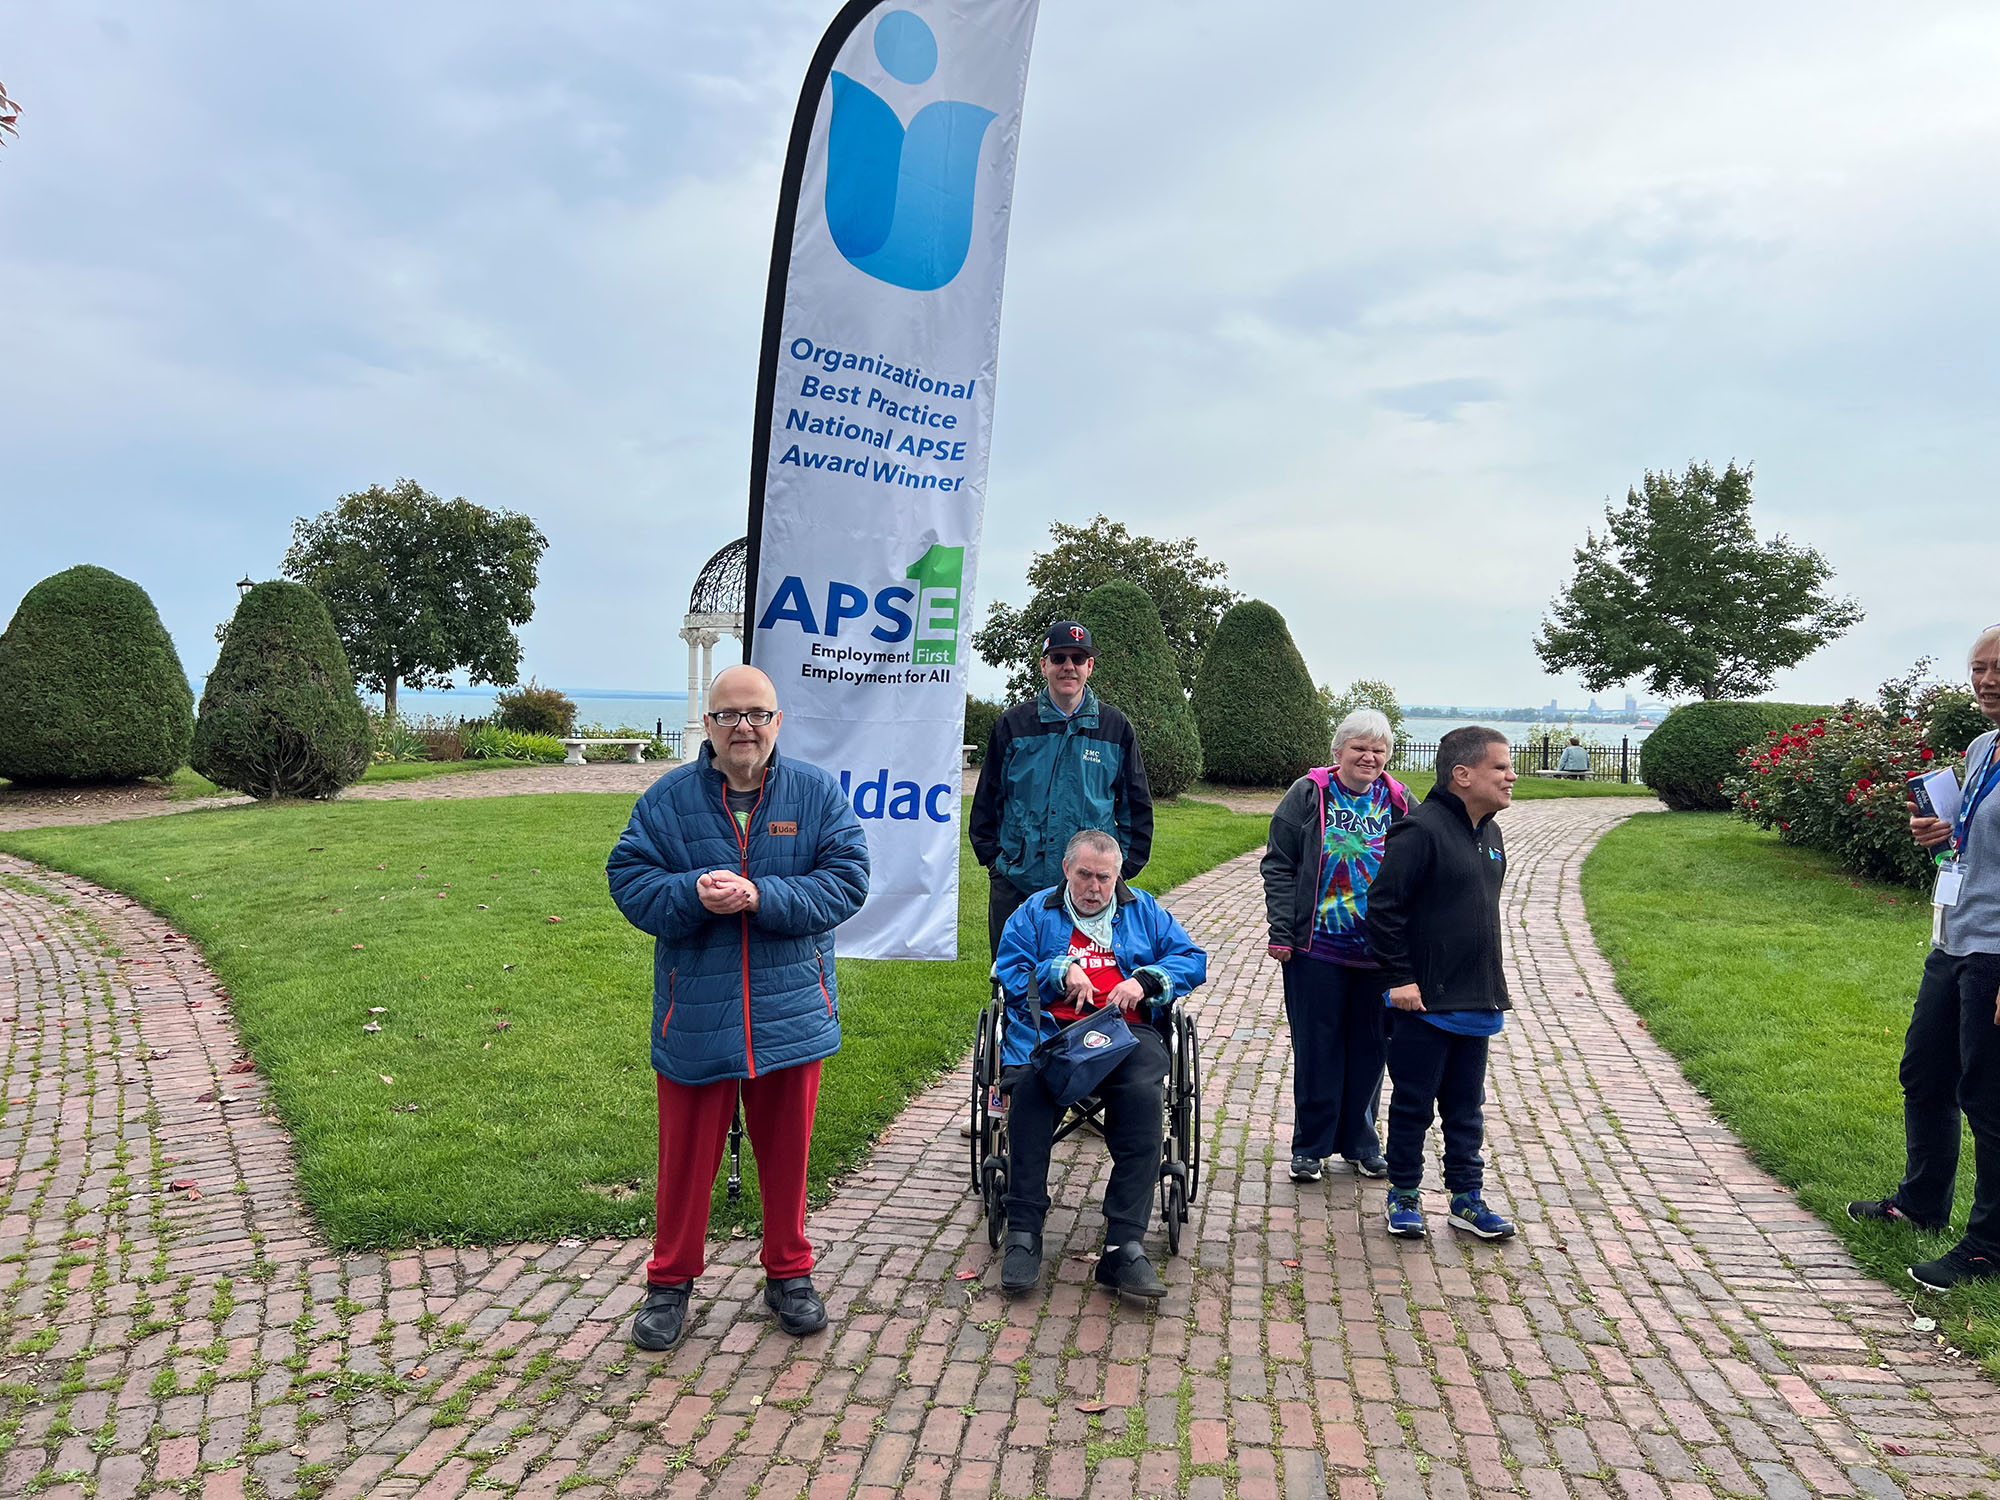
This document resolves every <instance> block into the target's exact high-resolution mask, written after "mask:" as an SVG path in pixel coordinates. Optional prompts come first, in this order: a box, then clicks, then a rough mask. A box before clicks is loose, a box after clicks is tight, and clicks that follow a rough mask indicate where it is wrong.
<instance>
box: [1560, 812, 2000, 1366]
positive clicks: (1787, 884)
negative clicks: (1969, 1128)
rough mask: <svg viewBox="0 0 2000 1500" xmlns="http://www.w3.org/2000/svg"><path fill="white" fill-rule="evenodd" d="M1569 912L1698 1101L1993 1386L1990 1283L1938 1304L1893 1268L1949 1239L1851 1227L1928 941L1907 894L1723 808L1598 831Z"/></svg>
mask: <svg viewBox="0 0 2000 1500" xmlns="http://www.w3.org/2000/svg"><path fill="white" fill-rule="evenodd" d="M1583 895H1584V905H1585V908H1586V910H1587V911H1588V913H1589V916H1590V926H1591V930H1592V932H1593V933H1595V934H1596V937H1597V941H1598V945H1599V946H1600V947H1601V948H1602V949H1603V950H1604V953H1605V955H1606V957H1608V958H1609V959H1610V960H1611V963H1612V966H1613V968H1615V969H1616V971H1617V974H1618V987H1619V990H1620V991H1621V992H1622V993H1623V994H1624V996H1625V997H1626V999H1628V1000H1630V1001H1631V1002H1632V1005H1633V1007H1634V1008H1635V1009H1637V1010H1638V1012H1639V1014H1640V1015H1642V1016H1644V1017H1645V1018H1646V1022H1647V1025H1648V1027H1649V1028H1650V1029H1651V1031H1652V1033H1653V1035H1654V1036H1655V1037H1657V1038H1658V1039H1659V1041H1660V1042H1661V1044H1662V1045H1663V1046H1665V1047H1666V1048H1667V1050H1668V1051H1670V1052H1672V1053H1673V1054H1674V1056H1675V1057H1676V1058H1678V1059H1679V1060H1680V1062H1681V1065H1682V1067H1683V1068H1684V1069H1685V1070H1686V1073H1687V1076H1688V1077H1689V1078H1690V1079H1691V1080H1692V1081H1693V1083H1694V1085H1695V1087H1696V1088H1698V1089H1700V1090H1701V1091H1702V1093H1703V1094H1705V1095H1707V1096H1708V1098H1709V1099H1711V1100H1712V1101H1713V1102H1714V1104H1715V1107H1716V1109H1717V1111H1718V1112H1719V1113H1720V1114H1721V1116H1722V1117H1723V1118H1724V1119H1725V1120H1727V1121H1728V1122H1729V1125H1730V1127H1731V1128H1732V1129H1733V1130H1735V1132H1736V1133H1737V1135H1738V1136H1740V1137H1741V1138H1742V1140H1743V1142H1744V1144H1745V1145H1747V1146H1748V1147H1749V1148H1750V1151H1751V1152H1752V1154H1753V1155H1755V1156H1756V1157H1757V1159H1758V1160H1759V1161H1761V1162H1762V1163H1763V1164H1764V1165H1765V1166H1766V1167H1767V1168H1769V1169H1770V1170H1771V1171H1772V1172H1774V1173H1775V1174H1776V1175H1777V1176H1778V1178H1779V1179H1780V1180H1781V1181H1783V1182H1784V1183H1785V1184H1786V1185H1787V1186H1789V1187H1791V1188H1793V1189H1794V1190H1795V1191H1796V1192H1797V1193H1798V1195H1799V1197H1800V1199H1801V1201H1803V1202H1804V1204H1805V1205H1806V1207H1807V1208H1809V1209H1811V1210H1812V1211H1813V1212H1814V1213H1816V1214H1818V1215H1819V1216H1820V1217H1821V1218H1822V1219H1824V1220H1825V1221H1826V1222H1827V1224H1828V1225H1829V1226H1830V1227H1831V1228H1832V1229H1833V1230H1834V1232H1835V1233H1836V1234H1838V1235H1839V1236H1840V1238H1841V1239H1842V1240H1843V1241H1845V1242H1846V1244H1847V1247H1848V1249H1849V1250H1850V1251H1852V1252H1853V1254H1854V1255H1855V1257H1856V1258H1857V1259H1859V1260H1860V1261H1861V1263H1862V1264H1863V1265H1865V1266H1867V1267H1868V1269H1869V1270H1871V1271H1873V1272H1874V1273H1875V1274H1876V1275H1878V1276H1880V1277H1882V1278H1883V1280H1885V1281H1886V1282H1887V1283H1888V1284H1889V1285H1890V1286H1891V1287H1893V1288H1894V1289H1895V1290H1896V1291H1897V1292H1898V1293H1899V1294H1900V1295H1902V1296H1905V1297H1908V1298H1910V1299H1911V1300H1912V1301H1914V1302H1915V1303H1916V1304H1917V1310H1918V1312H1919V1313H1920V1314H1922V1315H1924V1316H1928V1317H1934V1318H1936V1319H1937V1322H1938V1327H1939V1330H1940V1332H1942V1333H1943V1334H1944V1335H1945V1336H1947V1337H1948V1338H1949V1340H1950V1341H1951V1342H1952V1343H1953V1344H1955V1345H1956V1346H1958V1347H1959V1348H1962V1349H1965V1350H1967V1351H1968V1352H1971V1353H1974V1354H1977V1355H1979V1356H1980V1357H1981V1358H1982V1359H1983V1360H1984V1362H1985V1364H1986V1366H1987V1368H1988V1369H1989V1370H1992V1371H1993V1372H1994V1373H1995V1374H2000V1283H1988V1284H1986V1285H1985V1286H1983V1287H1980V1288H1977V1289H1968V1290H1962V1291H1960V1292H1957V1293H1954V1294H1953V1295H1951V1296H1949V1297H1936V1296H1933V1295H1931V1294H1930V1293H1928V1292H1924V1291H1922V1290H1921V1289H1919V1288H1918V1287H1917V1285H1916V1284H1915V1283H1914V1282H1912V1281H1911V1280H1910V1277H1909V1274H1908V1270H1907V1268H1908V1267H1909V1266H1910V1265H1911V1264H1912V1263H1913V1262H1915V1261H1919V1260H1928V1259H1929V1258H1930V1257H1931V1256H1933V1255H1937V1254H1939V1253H1940V1252H1941V1251H1943V1250H1944V1249H1946V1248H1947V1247H1948V1246H1950V1245H1951V1244H1953V1243H1954V1242H1955V1240H1956V1232H1957V1231H1958V1230H1962V1229H1963V1227H1964V1224H1965V1215H1966V1213H1967V1211H1968V1210H1969V1208H1970V1206H1971V1202H1972V1144H1971V1141H1970V1138H1969V1137H1968V1138H1967V1139H1966V1141H1965V1143H1964V1148H1963V1151H1962V1154H1961V1156H1960V1159H1959V1181H1958V1194H1957V1209H1958V1212H1957V1217H1956V1220H1955V1223H1954V1232H1953V1233H1952V1234H1949V1235H1929V1234H1923V1233H1920V1232H1919V1231H1917V1230H1915V1229H1912V1228H1909V1227H1907V1226H1899V1225H1874V1224H1856V1223H1854V1222H1853V1221H1852V1220H1851V1219H1849V1218H1848V1217H1847V1213H1846V1205H1847V1203H1848V1201H1849V1200H1851V1199H1855V1198H1879V1197H1881V1196H1882V1195H1883V1194H1885V1193H1888V1192H1890V1191H1891V1190H1893V1189H1894V1188H1895V1186H1896V1183H1897V1182H1898V1181H1899V1180H1900V1179H1901V1177H1902V1173H1903V1102H1902V1091H1901V1088H1900V1086H1899V1085H1898V1083H1897V1081H1896V1069H1897V1064H1898V1063H1899V1062H1900V1060H1901V1058H1902V1052H1903V1032H1904V1029H1905V1028H1906V1027H1907V1026H1908V1024H1909V1018H1910V1008H1911V1005H1912V1003H1913V1002H1914V1000H1915V998H1916V992H1917V980H1918V978H1919V976H1920V974H1921V972H1922V968H1923V962H1924V955H1925V953H1926V952H1927V950H1928V947H1929V943H1930V928H1931V913H1930V907H1929V905H1928V903H1927V902H1926V901H1925V898H1924V897H1923V895H1922V894H1921V893H1917V892H1912V891H1909V890H1907V889H1904V888H1902V887H1897V886H1887V885H1877V884H1873V883H1871V882H1867V881H1856V880H1854V879H1853V878H1851V877H1850V876H1848V875H1847V874H1845V873H1844V872H1843V871H1841V870H1840V869H1839V868H1838V867H1837V866H1835V865H1834V864H1833V862H1832V861H1831V860H1829V859H1827V858H1825V857H1824V856H1822V855H1819V854H1817V853H1814V852H1813V851H1810V850H1805V849H1797V848H1793V847H1791V846H1789V845H1786V844H1783V843H1781V842H1779V840H1778V839H1777V838H1776V837H1775V836H1774V835H1771V834H1767V833H1763V832H1760V831H1758V830H1756V829H1753V828H1750V827H1749V826H1747V825H1746V824H1744V823H1742V822H1739V821H1737V820H1736V819H1734V818H1732V817H1730V816H1729V815H1728V814H1726V813H1649V814H1643V815H1641V816H1639V817H1636V818H1633V819H1631V820H1630V821H1628V822H1626V823H1623V824H1621V825H1619V826H1618V827H1617V828H1614V829H1613V830H1612V831H1611V832H1610V833H1608V834H1606V835H1605V836H1604V838H1603V840H1602V841H1600V842H1599V844H1598V845H1597V848H1596V849H1595V850H1594V851H1593V852H1592V853H1591V855H1590V858H1589V860H1588V861H1587V862H1586V863H1585V865H1584V869H1583Z"/></svg>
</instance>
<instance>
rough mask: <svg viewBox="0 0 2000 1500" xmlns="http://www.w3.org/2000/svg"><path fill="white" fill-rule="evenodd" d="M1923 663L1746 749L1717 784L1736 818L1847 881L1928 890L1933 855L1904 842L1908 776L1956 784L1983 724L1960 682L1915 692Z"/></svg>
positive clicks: (1933, 869)
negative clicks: (1953, 779)
mask: <svg viewBox="0 0 2000 1500" xmlns="http://www.w3.org/2000/svg"><path fill="white" fill-rule="evenodd" d="M1929 665H1930V662H1929V660H1928V659H1926V660H1924V661H1920V662H1918V663H1917V665H1916V666H1915V667H1914V668H1912V669H1911V671H1910V672H1908V673H1907V674H1905V675H1904V676H1902V677H1898V678H1891V679H1890V680H1889V681H1887V682H1885V683H1883V684H1882V686H1881V688H1880V690H1879V691H1878V693H1877V694H1876V701H1875V702H1874V703H1862V702H1860V701H1858V700H1855V699H1852V698H1850V699H1849V700H1848V701H1847V702H1845V703H1843V704H1841V705H1840V706H1839V707H1838V708H1835V709H1829V710H1827V711H1826V712H1825V713H1823V714H1816V715H1814V716H1813V717H1812V718H1810V719H1803V720H1800V721H1798V722H1796V723H1792V724H1788V725H1786V726H1785V727H1784V728H1782V729H1777V730H1773V731H1772V732H1771V733H1770V734H1769V735H1767V736H1766V738H1765V740H1764V742H1763V743H1761V744H1758V745H1753V746H1751V747H1749V748H1748V749H1746V750H1745V751H1744V752H1743V754H1742V756H1741V758H1740V760H1739V762H1738V764H1737V768H1736V770H1735V772H1734V774H1732V775H1731V776H1730V777H1729V778H1728V780H1727V783H1726V790H1727V793H1728V796H1729V798H1730V803H1731V805H1732V806H1733V807H1734V809H1735V811H1736V813H1737V815H1738V816H1739V817H1742V818H1744V819H1747V820H1748V821H1749V822H1752V823H1755V824H1757V825H1758V826H1759V827H1760V828H1775V829H1776V830H1777V831H1778V834H1779V836H1780V837H1781V838H1783V839H1784V840H1785V842H1787V843H1790V844H1804V845H1806V846H1808V847H1810V848H1814V849H1820V850H1824V851H1825V852H1826V853H1828V854H1831V855H1833V856H1834V858H1836V859H1838V860H1839V861H1840V862H1841V864H1842V865H1843V866H1845V867H1846V868H1847V869H1849V870H1851V871H1853V872H1854V873H1855V874H1857V875H1864V876H1867V877H1869V878H1870V879H1874V880H1893V881H1898V882H1900V883H1902V884H1904V885H1908V886H1926V885H1929V884H1930V882H1931V878H1932V876H1933V875H1934V873H1935V872H1936V867H1937V862H1936V856H1935V854H1933V853H1932V852H1931V851H1929V850H1926V849H1923V848H1921V847H1920V846H1919V845H1918V844H1917V841H1916V840H1915V839H1913V838H1911V837H1910V794H1909V785H1908V783H1909V778H1910V777H1911V776H1913V775H1916V774H1917V773H1919V772H1923V771H1935V770H1939V769H1941V768H1944V767H1947V766H1948V767H1950V768H1951V769H1952V770H1954V771H1956V772H1957V773H1958V778H1959V780H1960V782H1961V783H1962V782H1963V781H1964V779H1965V749H1966V746H1967V745H1969V744H1970V743H1971V742H1972V741H1973V740H1974V739H1976V738H1977V737H1978V736H1979V735H1981V734H1983V733H1985V732H1986V731H1987V730H1988V729H1990V728H1992V727H1993V726H1992V725H1991V724H1990V723H1989V722H1988V721H1987V718H1986V716H1985V715H1984V714H1982V713H1980V712H1979V710H1978V708H1977V707H1976V706H1975V705H1974V704H1973V700H1972V694H1971V693H1970V692H1969V691H1968V690H1967V689H1966V688H1965V687H1963V686H1962V685H1956V684H1939V683H1933V684H1930V685H1928V686H1925V685H1923V684H1922V681H1921V679H1922V677H1923V674H1924V672H1925V670H1926V669H1927V668H1928V667H1929Z"/></svg>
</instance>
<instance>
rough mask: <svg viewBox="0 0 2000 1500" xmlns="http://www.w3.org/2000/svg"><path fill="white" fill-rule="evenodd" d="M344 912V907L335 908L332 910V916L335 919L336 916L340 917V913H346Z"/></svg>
mask: <svg viewBox="0 0 2000 1500" xmlns="http://www.w3.org/2000/svg"><path fill="white" fill-rule="evenodd" d="M346 910H347V908H346V907H344V906H336V907H335V908H334V909H333V914H334V915H335V916H336V917H337V916H339V915H340V914H341V913H342V912H344V911H346Z"/></svg>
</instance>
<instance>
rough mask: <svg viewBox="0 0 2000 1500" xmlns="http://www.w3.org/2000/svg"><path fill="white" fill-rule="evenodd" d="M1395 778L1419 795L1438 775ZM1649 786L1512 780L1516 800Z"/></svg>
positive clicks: (1638, 793)
mask: <svg viewBox="0 0 2000 1500" xmlns="http://www.w3.org/2000/svg"><path fill="white" fill-rule="evenodd" d="M1394 774H1395V777H1396V779H1397V780H1398V781H1400V782H1402V783H1403V784H1404V785H1405V786H1407V787H1409V789H1410V790H1411V792H1412V793H1414V794H1415V795H1416V796H1418V797H1422V796H1423V795H1424V794H1425V793H1426V792H1428V791H1429V790H1430V789H1431V785H1432V783H1434V782H1435V781H1436V780H1437V777H1435V776H1434V775H1432V774H1431V773H1430V772H1429V771H1411V772H1410V773H1408V774H1407V775H1405V774H1404V773H1403V772H1401V771H1397V772H1395V773H1394ZM1652 795H1653V793H1652V789H1651V788H1650V787H1648V786H1647V785H1646V784H1645V783H1644V782H1643V781H1634V782H1633V783H1631V785H1629V786H1627V785H1625V784H1624V783H1622V782H1617V781H1558V780H1557V779H1556V778H1555V777H1553V776H1523V777H1521V778H1520V779H1519V780H1518V781H1516V782H1515V783H1514V800H1515V801H1516V802H1536V801H1540V800H1541V799H1543V798H1545V797H1650V796H1652Z"/></svg>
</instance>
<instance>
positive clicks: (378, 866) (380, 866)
mask: <svg viewBox="0 0 2000 1500" xmlns="http://www.w3.org/2000/svg"><path fill="white" fill-rule="evenodd" d="M375 868H376V869H378V870H386V869H388V868H389V867H388V866H387V865H377V866H376V867H375Z"/></svg>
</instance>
